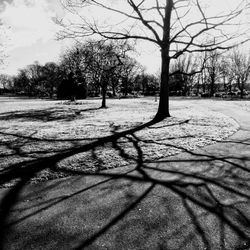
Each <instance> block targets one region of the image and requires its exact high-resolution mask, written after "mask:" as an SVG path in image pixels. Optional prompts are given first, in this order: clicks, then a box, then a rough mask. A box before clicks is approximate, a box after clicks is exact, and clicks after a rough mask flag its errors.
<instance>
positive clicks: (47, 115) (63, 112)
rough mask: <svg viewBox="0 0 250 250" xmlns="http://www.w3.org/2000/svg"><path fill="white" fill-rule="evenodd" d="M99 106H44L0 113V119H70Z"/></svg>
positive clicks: (44, 120)
mask: <svg viewBox="0 0 250 250" xmlns="http://www.w3.org/2000/svg"><path fill="white" fill-rule="evenodd" d="M99 109H100V108H88V109H77V108H61V107H58V108H46V109H41V110H37V109H29V110H24V111H11V112H6V113H1V114H0V120H8V121H9V120H20V121H43V122H48V121H60V120H62V121H72V120H74V119H76V118H78V117H79V115H84V113H85V112H89V111H96V110H99Z"/></svg>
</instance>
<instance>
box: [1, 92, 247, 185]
mask: <svg viewBox="0 0 250 250" xmlns="http://www.w3.org/2000/svg"><path fill="white" fill-rule="evenodd" d="M157 105H158V103H157V102H155V101H154V98H152V99H151V98H147V99H146V98H140V99H121V100H117V99H113V100H108V107H109V108H107V109H99V106H100V100H83V101H78V102H77V103H69V102H65V101H45V100H32V99H17V98H7V97H6V98H4V97H1V98H0V141H1V143H0V161H1V164H0V171H4V170H5V169H7V168H11V167H13V165H14V164H16V163H21V162H28V161H31V160H34V159H39V158H41V157H45V156H49V155H54V154H59V153H60V152H64V151H65V150H68V149H71V148H75V147H80V146H81V145H86V144H88V143H91V142H93V141H95V140H98V139H99V138H102V137H104V136H108V135H112V134H116V133H118V132H120V131H124V130H127V129H130V128H133V127H136V126H138V125H141V124H143V123H146V122H147V121H149V120H151V119H152V118H153V117H154V114H155V112H156V110H157ZM240 105H241V106H240ZM240 105H239V108H245V105H243V104H240ZM242 105H243V106H242ZM246 107H247V108H248V106H246ZM171 115H172V117H170V118H168V119H165V120H164V121H162V122H160V123H157V124H154V125H152V126H150V127H147V128H144V129H142V130H140V131H137V132H135V133H133V134H129V135H127V136H123V137H121V138H119V139H118V140H117V141H116V142H115V144H114V143H106V144H104V145H101V146H98V147H95V148H93V149H90V150H88V151H86V152H81V153H77V154H75V155H73V156H70V157H68V158H65V159H63V160H61V161H60V162H58V163H57V170H58V171H52V170H50V169H44V170H42V171H41V172H39V173H38V174H37V175H36V176H35V177H33V178H32V180H31V182H34V183H36V182H39V181H44V180H48V179H53V178H59V177H64V176H65V173H63V172H61V171H60V169H63V168H68V169H71V170H81V171H83V172H84V171H86V172H89V171H99V170H102V169H107V168H115V167H122V166H125V165H127V164H131V163H136V162H137V161H138V157H139V154H140V157H141V158H142V160H143V162H150V161H154V160H157V159H162V158H166V157H168V156H170V155H174V154H178V153H180V152H182V151H185V150H193V149H195V148H197V147H201V146H205V145H208V144H211V143H214V142H215V141H217V140H223V139H224V138H226V137H228V136H230V135H231V134H233V133H234V132H235V131H236V130H237V129H238V125H237V123H236V122H235V121H234V120H232V119H231V118H229V117H226V116H224V115H222V114H220V113H216V112H213V111H211V110H209V109H208V108H204V107H201V106H198V105H194V104H193V103H191V102H188V101H178V100H175V101H172V102H171ZM18 166H19V167H22V164H19V165H18ZM15 181H16V180H13V181H12V182H9V183H3V184H2V187H7V186H11V185H12V184H13V183H15Z"/></svg>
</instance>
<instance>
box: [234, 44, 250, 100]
mask: <svg viewBox="0 0 250 250" xmlns="http://www.w3.org/2000/svg"><path fill="white" fill-rule="evenodd" d="M231 60H232V65H231V72H232V75H233V77H234V80H235V82H236V84H237V87H238V89H239V90H240V97H241V98H243V95H244V91H245V89H246V83H247V81H248V80H249V78H250V53H242V52H240V51H239V50H238V49H235V50H233V52H232V54H231Z"/></svg>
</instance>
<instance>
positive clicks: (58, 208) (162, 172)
mask: <svg viewBox="0 0 250 250" xmlns="http://www.w3.org/2000/svg"><path fill="white" fill-rule="evenodd" d="M199 105H205V103H199ZM210 109H212V110H216V111H219V112H222V113H224V114H226V115H229V116H231V117H233V118H234V119H235V120H236V121H237V122H238V123H239V125H240V129H239V131H238V132H237V133H236V134H234V135H233V136H232V137H230V138H228V139H227V140H226V141H224V142H222V143H216V144H214V145H210V146H207V147H204V148H202V149H200V150H197V151H194V152H189V151H187V152H186V153H182V154H180V155H177V156H173V157H170V158H167V159H166V160H162V161H158V162H155V163H150V164H144V163H143V162H142V160H141V159H140V149H139V148H137V149H138V164H137V165H133V166H129V167H126V168H117V169H115V170H109V171H103V172H100V173H98V174H93V175H91V174H88V175H86V174H85V175H79V176H75V177H69V178H65V179H60V180H54V181H49V182H45V183H41V184H38V185H25V180H23V183H19V185H17V186H15V188H11V189H2V190H0V197H1V200H0V202H1V204H0V212H1V217H0V223H1V227H0V240H1V247H0V248H2V249H6V250H7V249H8V250H9V249H114V250H115V249H150V250H151V249H171V250H172V249H176V250H177V249H178V250H179V249H187V250H190V249H211V250H216V249H229V250H233V249H250V192H249V191H250V188H249V184H250V182H249V181H250V154H249V152H250V115H249V111H248V110H241V111H239V109H237V108H236V107H235V106H230V105H229V106H228V105H227V104H225V103H224V104H222V103H220V105H217V104H213V105H210ZM135 146H136V145H135Z"/></svg>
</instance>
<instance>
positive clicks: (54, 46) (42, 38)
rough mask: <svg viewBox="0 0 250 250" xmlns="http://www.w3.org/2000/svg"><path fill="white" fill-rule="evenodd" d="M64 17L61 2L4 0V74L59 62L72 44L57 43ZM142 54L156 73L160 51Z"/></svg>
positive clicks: (219, 4) (0, 16) (219, 0)
mask: <svg viewBox="0 0 250 250" xmlns="http://www.w3.org/2000/svg"><path fill="white" fill-rule="evenodd" d="M209 1H212V2H213V1H215V0H209ZM225 1H226V0H216V1H215V2H216V4H214V7H216V8H219V9H220V8H222V9H223V3H224V4H225ZM226 2H228V3H230V2H235V0H231V1H226ZM236 2H237V1H236ZM227 6H228V5H227ZM224 8H225V5H224ZM64 15H65V13H64V10H63V8H62V7H61V5H60V1H59V0H0V20H1V22H2V24H3V25H2V26H1V27H0V28H1V30H2V32H1V36H2V41H1V42H2V43H4V44H5V53H6V55H8V57H7V58H6V65H5V67H3V68H2V69H0V73H7V74H15V73H17V71H18V69H20V68H23V67H25V66H26V65H28V64H31V63H33V62H34V61H39V62H40V63H41V64H44V63H46V62H50V61H55V62H56V61H57V60H58V58H59V54H60V53H61V52H62V51H63V50H64V49H65V47H66V46H67V45H68V44H69V42H67V41H56V40H55V34H56V32H57V31H58V28H59V27H58V26H57V25H56V24H55V23H54V22H53V19H54V18H56V17H59V18H61V17H64ZM3 34H4V35H3ZM142 52H143V54H142V56H141V57H140V58H139V60H140V62H144V64H145V66H146V67H147V68H148V70H149V71H150V72H156V71H157V70H158V69H159V65H160V62H159V60H157V59H156V58H157V56H158V55H159V54H158V53H157V50H153V49H152V47H143V48H142Z"/></svg>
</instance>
